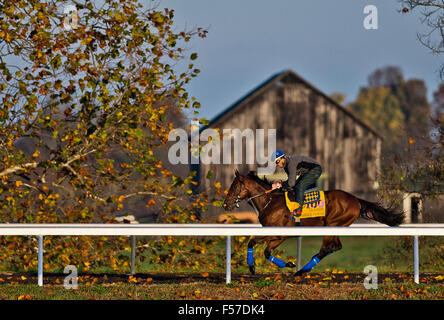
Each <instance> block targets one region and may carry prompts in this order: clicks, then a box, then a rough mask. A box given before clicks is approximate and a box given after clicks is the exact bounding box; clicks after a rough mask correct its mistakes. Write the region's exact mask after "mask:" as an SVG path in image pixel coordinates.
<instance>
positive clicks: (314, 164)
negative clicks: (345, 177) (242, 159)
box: [271, 150, 322, 217]
mask: <svg viewBox="0 0 444 320" xmlns="http://www.w3.org/2000/svg"><path fill="white" fill-rule="evenodd" d="M271 157H272V160H273V161H275V163H276V166H277V167H279V168H284V170H285V172H286V173H287V175H288V180H287V181H285V182H284V183H282V181H281V180H275V181H274V182H273V185H272V189H273V190H275V189H278V188H280V187H284V188H292V189H293V190H294V192H289V193H288V196H289V199H290V200H291V201H296V202H297V205H298V206H297V207H296V209H295V210H294V211H293V212H292V213H291V214H290V217H300V216H301V214H302V206H303V201H304V191H305V190H306V189H307V188H308V187H310V186H312V185H313V184H315V183H316V181H317V180H318V178H319V176H320V175H321V173H322V168H321V165H320V164H319V162H318V161H316V160H315V159H313V158H311V157H307V156H302V155H293V156H287V155H286V154H285V152H284V151H282V150H276V151H275V152H273V154H272V156H271ZM298 174H299V175H300V176H299V178H298V179H297V180H296V176H297V175H298Z"/></svg>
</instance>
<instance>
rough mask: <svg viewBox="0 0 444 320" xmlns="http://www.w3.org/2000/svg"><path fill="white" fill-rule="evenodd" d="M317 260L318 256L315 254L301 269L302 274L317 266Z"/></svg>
mask: <svg viewBox="0 0 444 320" xmlns="http://www.w3.org/2000/svg"><path fill="white" fill-rule="evenodd" d="M319 261H320V260H319V258H318V256H317V255H316V254H315V255H314V256H313V257H312V258H311V260H310V262H308V263H307V264H306V265H305V266H304V267H303V268H302V272H308V271H311V269H313V267H314V266H315V265H317V264H318V263H319Z"/></svg>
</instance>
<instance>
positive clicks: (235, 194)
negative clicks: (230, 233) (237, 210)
mask: <svg viewBox="0 0 444 320" xmlns="http://www.w3.org/2000/svg"><path fill="white" fill-rule="evenodd" d="M234 173H235V177H234V180H233V183H232V184H231V186H230V190H228V194H227V196H226V197H225V201H224V204H223V207H224V209H225V210H227V211H230V210H233V209H234V207H235V206H236V207H239V202H240V201H241V200H243V199H245V198H247V197H248V194H249V191H248V189H247V187H246V185H245V182H246V181H245V180H246V179H245V176H243V175H241V174H240V173H239V171H237V170H236V171H235V172H234Z"/></svg>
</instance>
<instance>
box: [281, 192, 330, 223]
mask: <svg viewBox="0 0 444 320" xmlns="http://www.w3.org/2000/svg"><path fill="white" fill-rule="evenodd" d="M304 199H305V201H304V206H303V207H302V215H301V219H304V218H315V217H325V195H324V191H322V190H319V189H317V188H316V189H311V190H308V191H306V192H305V193H304ZM285 203H286V205H287V208H288V210H290V212H293V211H294V210H296V209H297V208H298V207H299V204H298V203H297V202H293V201H290V199H289V198H288V192H285Z"/></svg>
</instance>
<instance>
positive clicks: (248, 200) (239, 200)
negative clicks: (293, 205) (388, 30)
mask: <svg viewBox="0 0 444 320" xmlns="http://www.w3.org/2000/svg"><path fill="white" fill-rule="evenodd" d="M272 191H273V190H271V189H270V190H267V191H265V192H264V193H260V194H257V195H255V196H252V197H249V198H246V199H241V198H240V195H239V194H238V195H237V198H236V200H235V203H236V207H237V208H239V203H240V202H241V201H242V200H246V201H247V202H248V203H250V204H251V205H252V207H253V208H254V209H255V210H256V211H257V208H256V206H255V205H254V203H253V202H251V200H253V199H255V198H258V197H262V196H265V195H268V194H270V193H271V192H272ZM272 199H273V197H272V196H270V199H269V200H268V202H267V204H266V205H265V207H263V208H262V210H265V209H266V208H267V207H268V205H269V204H270V202H271V200H272Z"/></svg>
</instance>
